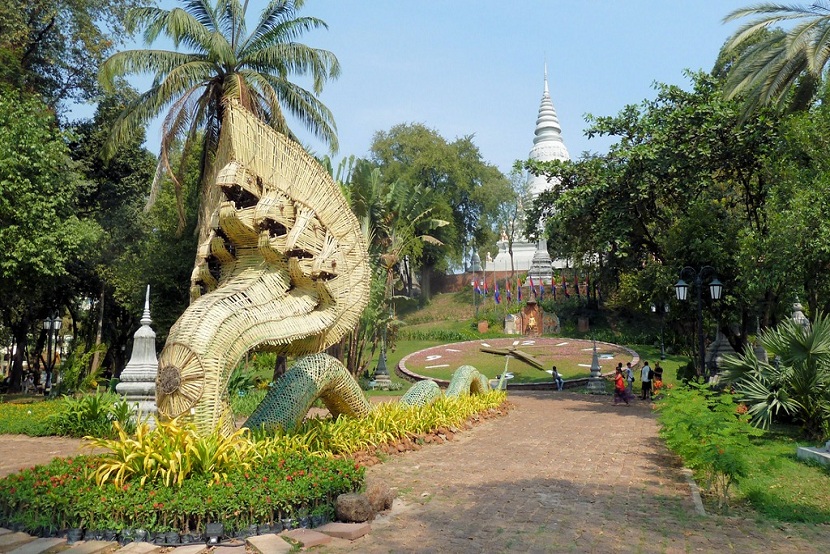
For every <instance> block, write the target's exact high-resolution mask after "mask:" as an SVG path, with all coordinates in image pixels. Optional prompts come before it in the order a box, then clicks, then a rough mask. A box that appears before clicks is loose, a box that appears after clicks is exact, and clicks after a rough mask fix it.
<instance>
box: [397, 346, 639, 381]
mask: <svg viewBox="0 0 830 554" xmlns="http://www.w3.org/2000/svg"><path fill="white" fill-rule="evenodd" d="M500 338H505V339H510V338H511V337H500ZM539 338H550V339H552V338H556V337H539ZM561 338H562V339H569V340H579V341H585V339H574V338H569V337H561ZM482 340H487V339H475V340H466V341H462V342H449V343H447V344H443V345H437V346H430V347H429V348H438V347H440V346H451V345H453V344H469V343H480V342H481V341H482ZM493 340H497V339H493ZM586 342H591V343H593V341H586ZM597 344H604V345H606V346H613V347H615V348H622V349H623V350H625V351H626V352H628V353H629V354H631V367H632V368H637V366H639V365H640V355H639V354H638V353H637V352H635V351H634V350H632V349H631V348H628V347H627V346H622V345H620V344H614V343H612V342H604V341H597ZM429 348H422V349H421V350H417V351H415V352H412V353H411V354H407V355H406V356H404V357H403V358H401V361H400V362H398V365H396V366H395V373H396V374H397V375H398V376H399V377H401V378H402V379H405V380H407V381H409V382H410V383H417V382H418V381H434V382H435V384H437V385H438V386H439V387H441V388H442V389H445V388H447V387H448V386H449V384H450V382H449V381H447V380H446V379H436V378H434V377H427V376H425V375H420V374H418V373H415V372H414V371H412V370H410V369H408V368H407V367H406V361H407V360H408V359H409V358H411V357H412V356H414V355H416V354H420V353H421V352H423V351H424V350H429ZM613 374H614V372H613V371H610V372H607V373H604V374H603V375H602V376H603V377H608V376H611V375H613ZM588 379H590V378H589V377H580V378H578V379H568V380H566V381H565V384H564V388H566V389H573V388H578V387H581V386H586V385H587V384H588ZM507 389H508V390H510V389H513V390H548V389H553V383H552V382H550V383H545V382H541V383H513V384H511V383H509V382H508V383H507Z"/></svg>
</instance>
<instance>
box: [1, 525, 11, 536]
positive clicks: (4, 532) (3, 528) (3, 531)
mask: <svg viewBox="0 0 830 554" xmlns="http://www.w3.org/2000/svg"><path fill="white" fill-rule="evenodd" d="M11 532H12V530H11V529H6V528H5V527H0V536H1V535H8V534H9V533H11Z"/></svg>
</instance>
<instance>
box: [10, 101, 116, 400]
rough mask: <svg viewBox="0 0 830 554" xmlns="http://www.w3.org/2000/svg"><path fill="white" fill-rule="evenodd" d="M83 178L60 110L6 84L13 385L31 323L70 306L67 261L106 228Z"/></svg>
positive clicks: (15, 386)
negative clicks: (81, 201)
mask: <svg viewBox="0 0 830 554" xmlns="http://www.w3.org/2000/svg"><path fill="white" fill-rule="evenodd" d="M81 182H82V177H81V175H80V174H79V172H78V171H77V167H76V164H75V163H73V161H72V160H71V158H70V156H69V151H68V147H67V142H66V136H65V135H64V133H62V132H61V131H60V130H59V129H58V126H57V121H56V119H55V114H54V112H53V111H51V110H50V109H48V108H47V107H46V106H45V105H44V104H43V103H42V102H41V101H40V100H39V99H37V98H36V97H34V96H31V95H27V94H24V93H21V92H19V91H15V90H13V89H10V88H0V251H2V252H3V256H2V257H0V314H2V317H3V324H4V325H5V326H6V327H8V328H9V329H10V330H11V332H12V334H13V336H14V340H15V344H16V345H17V351H16V355H15V359H14V363H13V366H12V373H11V376H12V388H13V390H19V388H20V385H21V382H22V375H23V352H24V350H25V349H26V345H27V342H28V336H29V332H30V330H31V329H32V327H33V326H35V325H36V324H37V323H38V322H39V320H40V319H41V318H43V317H45V316H47V315H51V312H52V311H53V310H55V309H59V308H63V307H65V306H66V303H67V301H68V300H67V298H66V297H65V296H63V295H62V293H61V291H62V288H63V287H62V281H63V279H65V278H66V276H67V274H68V269H67V268H68V266H69V265H70V263H71V262H73V260H76V259H77V258H79V257H81V256H82V255H84V254H85V253H86V252H87V251H88V250H89V248H90V247H91V246H92V245H93V244H94V242H95V240H96V239H97V237H98V236H99V234H100V228H99V227H98V226H97V225H95V224H94V223H93V222H90V221H89V220H82V219H80V218H78V216H77V213H76V207H77V196H78V188H79V186H80V184H81ZM60 313H61V314H62V313H63V312H62V311H60Z"/></svg>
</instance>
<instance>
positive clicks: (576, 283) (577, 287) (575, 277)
mask: <svg viewBox="0 0 830 554" xmlns="http://www.w3.org/2000/svg"><path fill="white" fill-rule="evenodd" d="M574 288H575V289H576V295H577V296H579V277H578V276H577V275H576V273H574Z"/></svg>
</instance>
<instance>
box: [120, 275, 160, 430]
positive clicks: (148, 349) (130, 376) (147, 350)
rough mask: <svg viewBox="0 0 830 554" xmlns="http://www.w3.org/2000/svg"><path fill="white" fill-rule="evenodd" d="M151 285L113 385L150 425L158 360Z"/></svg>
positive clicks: (153, 406) (155, 410)
mask: <svg viewBox="0 0 830 554" xmlns="http://www.w3.org/2000/svg"><path fill="white" fill-rule="evenodd" d="M152 322H153V321H152V320H151V319H150V285H147V296H146V299H145V300H144V314H143V315H142V316H141V327H139V328H138V331H136V332H135V335H133V353H132V355H131V356H130V361H129V362H128V363H127V367H125V368H124V371H122V372H121V380H120V382H119V383H118V384H117V385H116V386H115V390H116V392H118V394H121V395H123V396H125V397H126V398H127V401H128V402H130V403H132V404H135V406H136V411H137V416H138V417H139V418H141V419H142V420H145V419H146V420H147V422H148V423H149V424H150V425H151V426H153V425H155V417H152V416H155V415H156V413H157V408H156V375H157V374H158V368H159V362H158V358H157V357H156V333H155V331H153V330H152V329H151V328H150V323H152Z"/></svg>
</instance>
